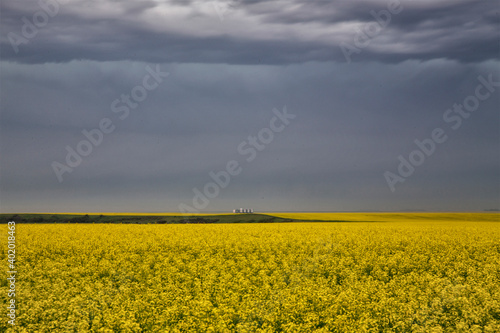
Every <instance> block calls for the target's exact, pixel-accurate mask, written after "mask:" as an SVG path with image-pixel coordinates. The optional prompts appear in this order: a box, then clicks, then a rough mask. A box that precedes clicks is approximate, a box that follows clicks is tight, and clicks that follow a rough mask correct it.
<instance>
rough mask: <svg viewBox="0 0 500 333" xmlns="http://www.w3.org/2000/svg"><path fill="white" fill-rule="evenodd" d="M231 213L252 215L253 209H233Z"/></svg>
mask: <svg viewBox="0 0 500 333" xmlns="http://www.w3.org/2000/svg"><path fill="white" fill-rule="evenodd" d="M233 213H235V214H252V213H253V209H252V208H237V209H233Z"/></svg>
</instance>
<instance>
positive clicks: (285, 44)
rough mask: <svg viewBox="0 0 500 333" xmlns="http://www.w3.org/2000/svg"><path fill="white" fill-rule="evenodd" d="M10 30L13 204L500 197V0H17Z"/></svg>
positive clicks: (49, 207)
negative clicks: (498, 0) (499, 2)
mask: <svg viewBox="0 0 500 333" xmlns="http://www.w3.org/2000/svg"><path fill="white" fill-rule="evenodd" d="M0 25H1V32H2V34H1V41H0V42H1V48H0V56H1V61H0V71H1V72H0V73H1V89H0V107H1V115H0V117H1V118H0V190H1V192H0V200H1V201H0V212H3V213H10V212H67V211H71V212H106V211H122V212H162V211H163V212H177V211H180V210H182V209H186V207H188V208H187V209H192V211H200V212H211V211H213V212H215V211H229V210H232V209H234V208H238V207H244V208H253V209H255V211H356V210H384V211H386V210H444V211H447V210H460V211H463V210H484V209H499V208H500V114H499V110H500V93H499V90H500V72H499V68H500V67H499V64H500V61H499V58H500V32H499V31H500V10H499V5H498V2H497V1H489V0H484V1H477V0H437V1H436V0H411V1H410V0H401V1H400V2H397V1H393V0H391V1H382V0H358V1H346V0H342V1H340V0H332V1H326V0H322V1H314V0H269V1H267V0H239V1H236V0H234V1H231V0H228V1H225V0H221V1H193V0H170V1H159V0H156V1H152V0H145V1H114V0H99V1H90V0H65V1H62V0H61V1H58V2H56V1H55V0H42V1H31V0H30V1H28V0H26V1H17V0H5V1H2V3H1V22H0ZM85 131H87V132H85ZM84 133H87V136H90V137H91V138H90V139H89V138H87V137H86V136H85V134H84ZM88 133H91V134H88ZM92 135H93V136H92ZM415 140H418V142H422V143H421V144H417V143H416V142H415ZM431 140H432V141H431ZM92 141H93V142H92ZM69 155H71V156H69ZM84 155H86V156H84ZM228 169H230V170H228ZM221 170H227V171H223V172H220V171H221ZM214 173H215V174H217V175H218V176H219V178H218V181H215V180H214V179H213V178H214V176H213V175H214ZM211 175H212V176H211ZM215 178H216V177H215ZM182 207H184V208H182Z"/></svg>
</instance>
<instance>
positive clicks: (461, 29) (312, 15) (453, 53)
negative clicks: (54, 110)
mask: <svg viewBox="0 0 500 333" xmlns="http://www.w3.org/2000/svg"><path fill="white" fill-rule="evenodd" d="M53 1H55V0H53ZM390 2H391V1H381V0H376V1H374V0H371V1H305V0H295V1H229V0H228V1H211V2H210V1H207V2H199V1H196V2H195V1H191V2H189V1H171V2H154V1H136V2H127V1H125V2H114V1H100V2H81V1H68V2H67V3H66V2H61V4H60V6H59V7H60V8H59V10H58V13H57V15H55V16H54V17H50V18H49V20H48V23H47V24H46V25H44V26H43V27H41V28H40V29H38V32H37V34H36V36H34V37H33V38H29V39H28V41H27V43H23V44H19V45H18V47H19V52H18V53H16V52H15V51H14V49H13V47H12V46H11V43H10V42H9V38H8V37H9V35H8V33H15V34H17V35H18V36H22V27H23V24H25V23H24V22H23V20H22V18H23V17H25V18H28V19H29V20H30V21H32V17H33V14H34V13H36V12H37V11H39V10H40V6H39V5H38V3H37V2H34V1H27V2H24V1H23V2H18V1H12V0H9V1H4V2H2V22H1V27H2V31H3V32H4V35H3V37H2V42H1V50H0V52H1V56H2V58H3V59H4V60H11V61H16V62H23V63H45V62H67V61H71V60H79V59H89V60H97V61H107V60H110V61H115V60H132V61H146V62H183V63H185V62H198V63H229V64H291V63H302V62H307V61H340V62H344V61H345V58H344V54H343V53H342V51H341V49H340V47H339V45H340V44H341V43H350V44H352V43H353V42H354V39H355V37H356V34H357V30H356V29H363V28H364V27H366V26H367V24H374V22H376V20H375V18H374V17H373V16H372V14H371V12H372V11H375V12H377V13H379V12H380V11H383V10H387V7H388V3H390ZM216 6H219V7H220V8H225V9H226V10H225V11H224V12H221V13H219V14H221V15H223V16H220V18H221V19H222V20H221V21H219V17H218V13H217V10H216ZM224 6H225V7H224ZM186 22H189V24H186ZM499 27H500V25H499V8H498V4H497V3H496V2H495V1H475V0H462V1H439V2H435V1H401V12H400V13H398V14H394V15H391V21H390V23H389V24H388V26H387V27H385V28H383V29H382V30H381V31H380V33H379V34H378V35H377V36H375V37H374V38H373V39H372V40H371V41H370V43H369V45H368V46H366V47H364V48H363V49H362V50H361V51H362V52H361V53H359V54H355V56H353V60H354V61H362V60H377V61H381V62H401V61H404V60H407V59H416V60H429V59H437V58H446V59H455V60H459V61H463V62H476V61H483V60H487V59H498V57H499V49H498V42H499ZM12 36H13V35H12V34H11V35H10V37H11V39H12V38H13V37H12Z"/></svg>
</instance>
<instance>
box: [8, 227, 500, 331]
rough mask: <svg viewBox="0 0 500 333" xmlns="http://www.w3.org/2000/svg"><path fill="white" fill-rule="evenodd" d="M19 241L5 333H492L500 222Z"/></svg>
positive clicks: (499, 325)
mask: <svg viewBox="0 0 500 333" xmlns="http://www.w3.org/2000/svg"><path fill="white" fill-rule="evenodd" d="M16 228H17V229H16V231H17V234H16V239H17V247H16V248H17V256H16V260H17V262H16V264H17V272H18V273H17V281H16V290H17V292H16V303H17V305H18V308H17V310H18V312H17V315H18V316H17V318H16V325H15V327H14V328H12V327H10V325H9V324H8V323H7V320H8V319H7V316H6V306H5V304H7V290H8V286H7V281H6V279H5V278H4V279H2V280H1V281H0V295H1V299H2V302H3V303H2V304H4V306H3V307H2V312H1V314H2V320H0V331H2V332H4V331H7V332H500V287H499V286H500V224H499V223H495V222H452V221H437V222H434V223H432V222H421V221H417V222H405V223H402V222H401V223H398V222H391V223H327V222H323V223H284V224H219V225H119V224H118V225H116V224H99V225H98V224H96V225H74V224H55V225H54V224H43V225H33V224H31V225H28V224H24V225H23V224H18V225H17V226H16ZM2 230H3V231H4V232H3V233H2V234H3V235H7V228H6V226H5V227H4V229H2ZM4 239H5V242H4V243H5V244H7V236H5V237H4ZM0 258H1V262H2V263H4V266H5V267H7V249H6V246H3V247H2V249H1V250H0ZM5 270H7V269H5Z"/></svg>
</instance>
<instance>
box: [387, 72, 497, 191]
mask: <svg viewBox="0 0 500 333" xmlns="http://www.w3.org/2000/svg"><path fill="white" fill-rule="evenodd" d="M477 80H478V81H479V84H478V85H477V86H476V88H475V89H474V93H473V94H471V95H468V96H467V97H465V98H464V100H463V102H462V104H459V103H455V104H453V107H452V108H450V109H447V110H445V112H444V113H443V121H444V122H445V123H446V124H447V125H448V126H449V127H450V128H451V129H452V130H454V131H456V130H458V129H459V128H460V127H461V126H462V122H463V121H464V120H465V119H468V118H469V117H470V116H471V114H472V113H473V112H474V111H476V110H477V109H478V108H479V106H480V105H481V103H482V102H484V101H486V100H487V99H489V98H490V97H491V96H492V95H493V93H494V92H495V90H496V89H497V88H498V87H500V81H494V80H493V74H489V75H488V78H487V79H485V78H484V77H483V76H481V75H480V76H478V77H477ZM447 140H448V135H446V130H445V129H443V128H442V127H436V128H434V129H433V130H432V131H431V134H430V137H428V138H425V139H423V140H418V139H415V140H414V141H413V142H414V143H415V145H416V146H417V148H416V149H414V150H413V151H411V152H410V153H409V154H408V157H407V158H405V157H404V156H403V155H399V156H398V161H399V165H398V167H397V172H391V171H385V172H384V178H385V181H386V182H387V185H388V186H389V189H390V190H391V192H395V191H396V184H398V183H403V182H405V180H406V179H408V177H410V176H411V175H413V173H414V172H415V169H416V168H417V167H419V166H421V165H422V164H424V162H425V161H426V159H427V158H428V157H430V156H431V155H433V154H434V153H435V152H436V150H437V146H438V145H439V144H441V143H444V142H446V141H447Z"/></svg>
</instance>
